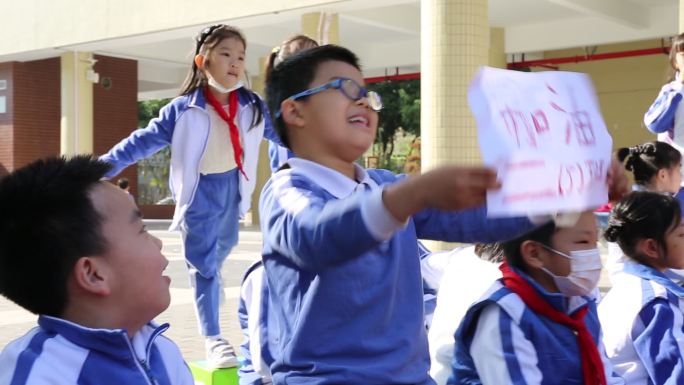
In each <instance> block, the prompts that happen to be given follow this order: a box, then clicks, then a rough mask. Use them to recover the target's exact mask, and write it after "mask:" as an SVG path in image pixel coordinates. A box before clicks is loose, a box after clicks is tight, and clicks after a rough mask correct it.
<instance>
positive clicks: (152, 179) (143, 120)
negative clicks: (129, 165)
mask: <svg viewBox="0 0 684 385" xmlns="http://www.w3.org/2000/svg"><path fill="white" fill-rule="evenodd" d="M169 101H171V99H158V100H146V101H142V102H138V127H147V124H148V123H149V121H150V120H152V119H154V118H156V117H157V116H159V110H161V108H162V107H164V106H165V105H166V104H168V103H169ZM170 161H171V150H170V149H169V147H166V148H164V149H163V150H161V151H159V152H157V153H156V154H154V155H152V156H151V157H149V158H147V159H143V160H142V161H140V162H138V202H139V203H140V204H155V203H157V202H159V201H160V200H162V199H164V198H167V197H169V196H171V191H170V189H169V164H170ZM166 203H171V204H172V203H173V202H166Z"/></svg>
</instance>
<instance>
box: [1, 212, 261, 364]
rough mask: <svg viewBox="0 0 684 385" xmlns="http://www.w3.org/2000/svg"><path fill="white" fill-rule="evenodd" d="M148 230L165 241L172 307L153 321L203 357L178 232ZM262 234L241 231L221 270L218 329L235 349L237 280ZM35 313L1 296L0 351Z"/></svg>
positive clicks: (159, 224)
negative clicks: (165, 325)
mask: <svg viewBox="0 0 684 385" xmlns="http://www.w3.org/2000/svg"><path fill="white" fill-rule="evenodd" d="M146 222H147V223H148V228H150V232H151V233H152V234H154V235H155V236H157V237H159V238H160V239H161V240H162V241H163V242H164V248H163V253H164V255H165V256H166V257H167V258H168V260H169V267H168V268H167V272H168V275H169V276H170V277H171V306H169V308H168V309H167V310H166V311H165V312H164V313H162V314H160V315H159V317H157V319H156V321H157V322H160V323H163V322H168V323H170V324H171V327H170V328H169V330H168V331H167V332H166V333H165V334H166V335H167V336H168V337H170V338H171V339H173V340H174V341H175V342H176V343H177V344H178V346H179V347H180V349H181V351H182V352H183V355H184V357H185V358H186V360H187V361H195V360H199V359H204V341H203V339H202V338H200V337H199V332H198V329H197V321H196V319H195V310H194V306H193V304H192V292H191V289H190V282H189V280H188V275H187V271H186V268H185V262H184V259H183V255H182V250H181V248H182V246H181V239H180V235H179V233H171V232H168V231H166V230H165V229H166V228H167V227H168V222H163V221H146ZM260 253H261V233H260V232H259V231H256V230H249V229H243V230H242V231H240V242H239V244H238V246H237V247H235V249H233V252H232V253H231V255H230V256H229V257H228V260H227V261H226V263H225V264H224V266H223V269H222V271H221V273H222V275H223V278H224V281H225V289H224V290H225V294H226V295H225V297H226V301H225V304H224V305H223V306H222V307H221V317H220V319H221V329H222V331H223V334H224V336H225V337H226V338H228V340H229V341H231V343H233V345H234V346H235V348H236V349H238V345H239V344H240V342H241V341H242V332H241V331H240V327H239V324H238V319H237V307H238V300H239V297H240V282H241V280H242V275H243V272H244V271H245V270H246V269H247V268H248V267H249V265H251V264H252V262H253V261H256V260H257V259H259V258H260V257H261V255H260ZM36 318H37V317H36V316H34V315H33V314H31V313H29V312H27V311H25V310H24V309H22V308H21V307H19V306H17V305H16V304H14V303H13V302H10V301H9V300H7V299H6V298H4V297H2V296H0V350H2V349H3V348H4V347H5V345H6V344H7V343H8V342H9V341H11V340H13V339H15V338H17V337H18V336H20V335H22V334H24V333H26V332H27V331H28V330H29V329H31V328H32V327H34V326H35V324H36Z"/></svg>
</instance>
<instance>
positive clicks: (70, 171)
mask: <svg viewBox="0 0 684 385" xmlns="http://www.w3.org/2000/svg"><path fill="white" fill-rule="evenodd" d="M110 167H111V166H110V165H109V164H108V163H105V162H102V161H99V160H97V159H96V158H94V157H92V156H90V155H79V156H74V157H72V158H70V159H67V158H64V157H51V158H47V159H43V160H38V161H35V162H33V163H31V164H29V165H27V166H24V167H22V168H19V169H17V170H15V171H14V172H12V173H10V174H9V175H7V176H5V177H4V178H2V179H0V294H2V295H3V296H5V297H7V298H9V299H10V300H12V301H14V302H16V303H17V304H18V305H20V306H22V307H23V308H25V309H27V310H29V311H31V312H33V313H36V314H44V315H50V316H57V317H59V316H61V315H62V313H63V312H64V309H65V307H66V305H67V302H68V295H67V279H68V278H69V276H70V274H71V271H72V269H73V267H74V264H75V263H76V261H77V260H78V259H79V258H81V257H84V256H88V255H97V254H101V253H103V252H104V251H105V250H106V240H105V238H104V237H103V235H102V232H101V217H100V215H99V214H98V212H97V210H96V209H95V207H94V206H93V203H92V201H91V200H90V197H89V192H90V191H91V190H92V189H93V187H95V186H96V185H97V184H98V183H99V180H100V179H101V178H102V177H103V176H104V175H105V173H106V172H107V171H109V169H110Z"/></svg>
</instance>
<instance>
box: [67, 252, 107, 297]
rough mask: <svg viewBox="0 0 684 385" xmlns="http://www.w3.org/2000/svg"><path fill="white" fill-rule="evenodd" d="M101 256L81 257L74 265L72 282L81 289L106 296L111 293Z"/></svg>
mask: <svg viewBox="0 0 684 385" xmlns="http://www.w3.org/2000/svg"><path fill="white" fill-rule="evenodd" d="M103 262H104V261H103V260H102V257H81V258H79V259H78V261H76V264H75V265H74V270H73V274H74V282H75V284H76V286H77V287H79V288H80V289H81V290H83V291H86V292H89V293H92V294H96V295H102V296H106V295H109V294H110V293H111V289H110V287H109V281H108V279H107V278H108V270H107V268H106V264H105V263H103Z"/></svg>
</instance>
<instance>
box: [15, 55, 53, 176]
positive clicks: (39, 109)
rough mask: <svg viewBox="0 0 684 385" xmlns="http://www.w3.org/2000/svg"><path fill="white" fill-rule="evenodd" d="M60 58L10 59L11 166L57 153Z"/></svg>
mask: <svg viewBox="0 0 684 385" xmlns="http://www.w3.org/2000/svg"><path fill="white" fill-rule="evenodd" d="M60 76H61V75H60V59H59V58H51V59H44V60H36V61H30V62H22V63H14V71H13V76H12V78H13V81H14V86H13V87H12V92H13V97H12V99H13V103H14V111H13V115H14V168H15V169H16V168H19V167H22V166H24V165H26V164H28V163H30V162H32V161H34V160H36V159H39V158H44V157H47V156H54V155H59V141H60V118H61V102H60V92H61V91H60Z"/></svg>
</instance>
